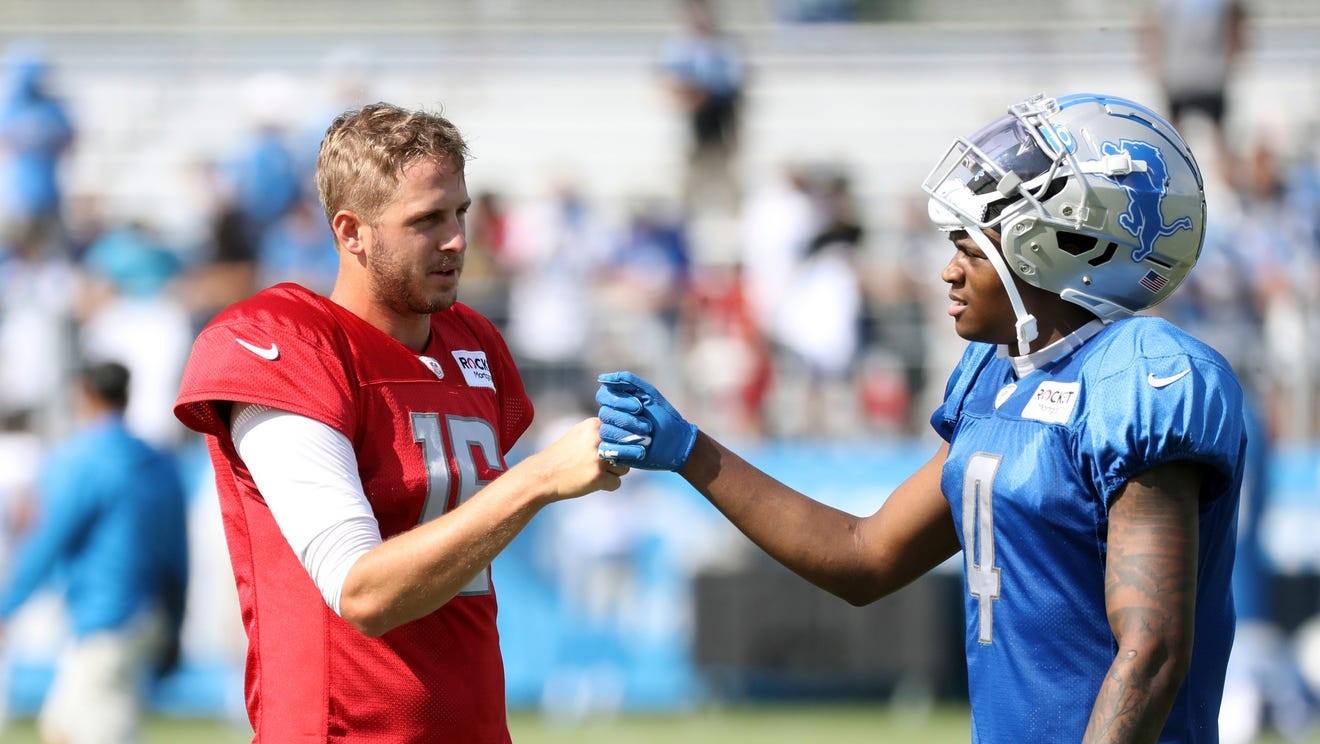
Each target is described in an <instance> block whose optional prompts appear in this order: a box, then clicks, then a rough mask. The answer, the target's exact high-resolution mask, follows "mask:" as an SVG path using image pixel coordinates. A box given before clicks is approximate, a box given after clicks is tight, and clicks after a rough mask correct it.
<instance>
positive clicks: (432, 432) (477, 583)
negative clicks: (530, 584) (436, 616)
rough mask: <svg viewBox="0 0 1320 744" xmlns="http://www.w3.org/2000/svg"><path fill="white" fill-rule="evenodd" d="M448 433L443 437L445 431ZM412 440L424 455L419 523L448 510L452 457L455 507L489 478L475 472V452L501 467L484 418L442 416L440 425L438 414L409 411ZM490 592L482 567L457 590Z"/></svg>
mask: <svg viewBox="0 0 1320 744" xmlns="http://www.w3.org/2000/svg"><path fill="white" fill-rule="evenodd" d="M446 430H447V431H448V432H449V436H448V437H445V436H444V431H446ZM412 431H413V441H415V442H417V443H418V444H420V445H422V453H423V455H424V456H425V458H426V506H425V507H423V508H422V518H421V519H419V520H418V524H421V523H422V522H429V521H430V520H432V519H435V518H436V517H438V516H440V515H441V514H444V513H445V512H446V511H448V510H449V509H448V506H449V491H450V477H451V476H450V470H449V463H450V459H451V456H452V459H453V462H454V466H455V467H454V469H455V470H457V471H458V498H456V499H454V508H458V507H459V505H461V504H462V503H463V502H464V501H467V500H468V499H470V498H472V495H473V494H475V493H476V492H477V491H479V490H481V488H482V486H485V485H486V484H487V483H489V482H490V481H489V480H481V479H480V478H479V477H478V475H477V473H478V470H477V460H476V452H477V450H480V451H481V457H482V459H483V460H485V462H486V466H487V467H488V468H490V469H493V470H501V471H502V470H503V469H504V467H503V461H502V460H501V459H500V447H499V443H498V440H497V439H496V437H495V429H493V428H492V427H491V425H490V423H489V422H487V421H486V420H485V419H479V418H465V417H463V416H445V426H444V427H443V429H442V428H441V426H440V414H438V413H414V414H412ZM489 593H490V571H489V570H488V569H485V568H483V569H482V570H481V573H479V574H477V575H476V578H474V579H472V581H471V582H470V583H469V584H468V585H467V586H465V587H463V590H462V591H461V592H459V595H460V596H466V595H470V594H489Z"/></svg>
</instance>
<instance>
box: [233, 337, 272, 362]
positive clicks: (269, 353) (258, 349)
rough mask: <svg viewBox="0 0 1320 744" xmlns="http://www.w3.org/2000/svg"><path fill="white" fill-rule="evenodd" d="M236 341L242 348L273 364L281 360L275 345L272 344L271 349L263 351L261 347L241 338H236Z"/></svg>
mask: <svg viewBox="0 0 1320 744" xmlns="http://www.w3.org/2000/svg"><path fill="white" fill-rule="evenodd" d="M234 340H235V341H237V342H238V345H239V346H242V347H243V348H244V349H247V350H248V351H250V352H252V353H253V354H256V355H257V356H259V357H261V358H262V359H265V360H266V361H268V362H273V361H275V360H276V359H279V358H280V350H279V348H278V347H277V346H275V344H271V345H270V348H269V349H263V348H261V347H260V346H256V345H254V344H250V343H248V342H247V341H244V340H243V339H241V338H236V339H234Z"/></svg>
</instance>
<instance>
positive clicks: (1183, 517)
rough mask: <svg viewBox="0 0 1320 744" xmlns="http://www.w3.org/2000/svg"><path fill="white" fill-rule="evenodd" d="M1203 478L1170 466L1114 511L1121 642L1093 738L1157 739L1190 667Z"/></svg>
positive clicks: (1111, 559) (1116, 623) (1109, 584)
mask: <svg viewBox="0 0 1320 744" xmlns="http://www.w3.org/2000/svg"><path fill="white" fill-rule="evenodd" d="M1197 483H1198V479H1197V478H1196V476H1195V474H1194V473H1192V474H1189V473H1188V472H1187V471H1186V470H1185V469H1184V467H1180V466H1166V467H1162V468H1158V469H1156V470H1154V471H1150V472H1147V473H1143V474H1142V475H1141V476H1138V477H1137V478H1134V479H1132V481H1130V482H1129V483H1128V485H1127V486H1126V487H1125V488H1124V491H1123V494H1122V495H1121V496H1120V497H1119V499H1118V500H1117V501H1116V502H1115V504H1114V507H1113V509H1112V510H1111V512H1110V516H1111V522H1110V532H1109V556H1108V559H1107V562H1106V574H1105V603H1106V607H1107V608H1108V616H1109V625H1110V627H1111V628H1112V629H1113V632H1114V637H1115V639H1116V640H1117V643H1118V650H1117V653H1116V655H1115V658H1114V662H1113V664H1112V665H1111V666H1110V668H1109V672H1108V674H1106V676H1105V679H1104V682H1103V683H1102V685H1101V687H1100V692H1099V694H1098V695H1097V696H1096V700H1095V705H1094V707H1093V708H1092V712H1091V719H1090V722H1089V724H1088V726H1087V730H1086V736H1085V739H1084V740H1085V741H1086V742H1140V741H1155V739H1156V738H1157V737H1158V736H1159V733H1160V731H1161V729H1163V727H1164V721H1165V718H1166V717H1167V716H1168V711H1169V708H1170V707H1171V706H1172V705H1173V700H1174V698H1175V696H1176V694H1177V691H1178V688H1179V686H1180V685H1181V683H1182V679H1183V677H1184V675H1185V674H1186V667H1187V663H1188V661H1189V658H1190V648H1191V640H1192V626H1193V620H1194V618H1193V616H1194V611H1195V602H1196V552H1197V533H1196V529H1197V519H1196V516H1197V511H1196V509H1197V499H1196V491H1197V488H1196V487H1197Z"/></svg>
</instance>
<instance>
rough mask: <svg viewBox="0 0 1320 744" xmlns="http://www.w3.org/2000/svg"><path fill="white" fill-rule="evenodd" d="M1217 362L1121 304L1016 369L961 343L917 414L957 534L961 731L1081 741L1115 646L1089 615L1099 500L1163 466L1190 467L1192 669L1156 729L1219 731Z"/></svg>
mask: <svg viewBox="0 0 1320 744" xmlns="http://www.w3.org/2000/svg"><path fill="white" fill-rule="evenodd" d="M1242 404H1243V401H1242V391H1241V387H1240V386H1239V384H1238V381H1237V379H1236V377H1235V376H1234V374H1233V371H1232V369H1231V368H1230V367H1229V365H1228V363H1227V362H1226V361H1225V360H1224V359H1223V357H1221V356H1220V355H1219V354H1218V353H1216V352H1215V351H1214V350H1213V349H1211V348H1210V347H1208V346H1206V345H1205V344H1203V343H1201V342H1199V341H1197V340H1196V339H1195V338H1193V337H1191V336H1190V335H1188V334H1186V333H1185V332H1183V331H1181V330H1179V329H1178V328H1177V327H1176V326H1173V325H1172V324H1170V323H1168V322H1166V321H1164V320H1161V319H1158V318H1151V317H1135V318H1128V319H1125V320H1121V321H1118V322H1115V323H1112V324H1110V325H1108V326H1106V327H1105V328H1104V329H1103V330H1101V331H1100V332H1099V333H1097V334H1096V335H1095V336H1094V337H1092V338H1090V339H1088V340H1087V341H1086V342H1085V343H1083V344H1082V345H1081V346H1080V347H1079V348H1076V349H1074V350H1073V351H1071V352H1070V353H1067V354H1065V355H1064V356H1063V357H1062V358H1059V359H1056V360H1054V361H1052V362H1050V363H1048V364H1044V365H1041V366H1040V367H1039V368H1037V369H1035V370H1034V371H1032V372H1031V373H1030V374H1027V375H1026V376H1025V377H1023V378H1022V379H1017V377H1016V375H1015V374H1014V372H1013V369H1012V364H1011V362H1010V360H1008V359H1007V358H1004V357H1000V356H997V355H996V347H995V346H992V345H988V344H979V343H974V344H971V345H970V346H969V347H968V349H967V351H966V353H965V354H964V355H963V357H962V360H961V361H960V362H959V364H958V366H957V368H956V369H955V370H954V372H953V375H952V377H951V378H950V380H949V384H948V387H947V389H946V391H945V399H944V403H943V405H942V406H941V407H940V408H939V409H937V410H936V411H935V413H934V415H933V416H932V417H931V424H932V425H933V426H934V427H935V429H936V431H938V432H939V434H940V436H942V437H943V438H944V439H946V440H947V441H948V442H949V443H950V446H949V456H948V460H947V462H946V463H945V465H944V472H943V476H942V478H941V487H942V489H943V491H944V494H945V496H946V498H948V500H949V505H950V507H951V509H952V511H953V520H954V523H955V524H956V525H957V527H958V537H959V540H960V541H961V542H962V546H963V556H964V569H965V574H966V595H965V600H964V606H965V608H966V619H967V633H966V647H967V668H968V679H969V689H970V693H971V703H972V739H973V741H976V742H1004V741H1012V742H1050V743H1051V744H1053V743H1055V742H1067V741H1080V740H1081V738H1082V735H1083V733H1084V732H1085V730H1086V724H1087V720H1088V718H1089V716H1090V713H1091V707H1092V704H1093V702H1094V701H1095V697H1096V694H1097V693H1098V692H1099V689H1100V684H1101V682H1102V681H1103V679H1104V677H1105V673H1106V671H1107V670H1108V669H1109V666H1110V664H1111V663H1112V662H1113V660H1114V656H1115V654H1116V652H1117V646H1116V644H1115V641H1114V636H1113V633H1112V632H1111V631H1110V628H1109V622H1108V618H1107V617H1106V614H1105V556H1106V551H1107V535H1108V525H1109V508H1110V506H1111V505H1112V503H1113V500H1114V498H1115V497H1116V496H1117V495H1118V494H1119V492H1120V491H1121V489H1122V487H1123V485H1124V483H1125V482H1126V481H1127V480H1128V479H1129V478H1131V477H1132V476H1134V475H1137V474H1139V473H1141V472H1142V471H1145V470H1148V469H1150V468H1152V467H1154V466H1156V465H1159V464H1161V463H1167V462H1171V461H1194V462H1199V463H1204V464H1205V466H1206V480H1205V483H1204V486H1203V490H1202V494H1201V508H1200V550H1199V552H1198V556H1197V562H1198V567H1197V595H1196V629H1195V630H1196V640H1195V647H1194V651H1193V657H1192V666H1191V671H1190V672H1189V673H1188V675H1187V678H1186V680H1185V681H1184V683H1183V686H1182V688H1181V689H1180V690H1179V692H1178V697H1177V700H1176V701H1175V703H1174V706H1173V709H1172V711H1171V712H1170V714H1169V718H1168V723H1167V725H1166V726H1165V728H1164V732H1163V735H1162V736H1161V738H1160V741H1161V742H1165V741H1168V742H1174V741H1176V742H1201V743H1204V742H1215V741H1218V716H1219V703H1220V698H1221V696H1222V692H1223V685H1224V668H1225V665H1226V664H1227V663H1228V652H1229V647H1230V646H1231V645H1232V641H1233V624H1234V615H1233V599H1232V594H1231V591H1230V577H1231V573H1232V567H1233V550H1234V532H1235V522H1236V515H1237V505H1238V491H1239V488H1240V486H1241V482H1242V468H1243V457H1244V455H1243V453H1244V449H1245V446H1246V435H1245V432H1244V427H1243V413H1242V410H1243V409H1242Z"/></svg>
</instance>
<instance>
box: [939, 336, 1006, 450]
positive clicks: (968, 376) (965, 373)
mask: <svg viewBox="0 0 1320 744" xmlns="http://www.w3.org/2000/svg"><path fill="white" fill-rule="evenodd" d="M995 349H996V347H995V346H993V345H992V344H981V343H972V344H968V345H967V349H966V350H964V351H963V355H962V359H959V360H958V366H956V367H954V368H953V372H952V373H951V374H950V375H949V382H948V383H947V384H946V385H945V386H944V402H942V403H940V405H939V407H938V408H936V409H935V412H934V413H932V414H931V415H930V425H931V427H932V428H934V429H935V433H936V434H939V435H940V438H941V439H943V440H944V441H946V442H949V441H952V440H953V430H954V428H955V427H956V426H957V424H958V416H959V414H960V413H961V412H962V407H963V401H965V400H966V399H967V392H968V391H969V390H971V389H972V385H973V383H975V382H976V378H977V376H979V375H980V374H981V370H983V369H985V365H986V364H987V363H989V362H990V360H992V359H994V358H995Z"/></svg>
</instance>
